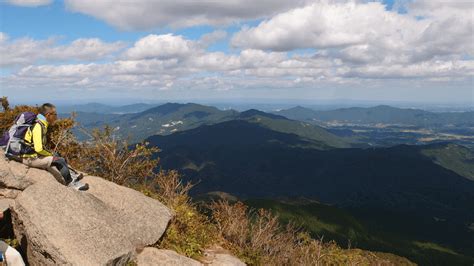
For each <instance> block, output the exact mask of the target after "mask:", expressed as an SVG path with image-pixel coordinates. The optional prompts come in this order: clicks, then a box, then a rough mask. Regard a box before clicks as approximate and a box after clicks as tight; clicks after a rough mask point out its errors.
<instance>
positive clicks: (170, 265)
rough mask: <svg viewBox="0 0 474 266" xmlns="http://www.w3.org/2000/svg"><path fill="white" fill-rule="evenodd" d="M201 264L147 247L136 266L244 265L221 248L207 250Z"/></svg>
mask: <svg viewBox="0 0 474 266" xmlns="http://www.w3.org/2000/svg"><path fill="white" fill-rule="evenodd" d="M204 253H205V254H204V258H202V262H199V261H197V260H193V259H190V258H188V257H185V256H183V255H180V254H178V253H176V252H175V251H172V250H166V249H157V248H151V247H147V248H145V249H144V250H143V251H142V252H141V253H140V254H138V257H137V265H138V266H156V265H166V266H183V265H186V266H203V265H208V266H245V263H243V262H242V261H240V260H239V259H238V258H236V257H234V256H232V255H230V254H229V253H228V251H226V250H224V249H222V248H217V249H215V248H213V249H208V250H206V251H205V252H204Z"/></svg>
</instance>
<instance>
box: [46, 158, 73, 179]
mask: <svg viewBox="0 0 474 266" xmlns="http://www.w3.org/2000/svg"><path fill="white" fill-rule="evenodd" d="M51 166H54V167H56V168H57V169H58V170H59V172H60V173H61V175H62V176H63V178H64V182H65V183H66V185H68V184H69V183H71V182H72V177H71V172H69V167H68V166H67V163H66V160H64V158H62V157H54V158H53V162H52V163H51Z"/></svg>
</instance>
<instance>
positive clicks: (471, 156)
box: [421, 144, 474, 181]
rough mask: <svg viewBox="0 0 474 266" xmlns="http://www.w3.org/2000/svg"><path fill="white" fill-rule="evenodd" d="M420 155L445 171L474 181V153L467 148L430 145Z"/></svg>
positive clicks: (452, 145) (450, 145)
mask: <svg viewBox="0 0 474 266" xmlns="http://www.w3.org/2000/svg"><path fill="white" fill-rule="evenodd" d="M421 153H422V154H424V155H425V156H427V157H429V158H431V159H432V160H433V161H434V162H435V163H437V164H439V165H441V166H443V167H444V168H446V169H449V170H452V171H454V172H455V173H457V174H459V175H461V176H464V177H466V178H468V179H471V180H473V181H474V153H472V152H471V151H470V150H469V149H468V148H465V147H462V146H459V145H455V144H448V145H431V146H429V147H427V148H424V149H422V151H421Z"/></svg>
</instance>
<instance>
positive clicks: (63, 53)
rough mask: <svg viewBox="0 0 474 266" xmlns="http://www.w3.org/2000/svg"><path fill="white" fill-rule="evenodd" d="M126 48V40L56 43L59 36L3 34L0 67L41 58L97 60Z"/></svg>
mask: <svg viewBox="0 0 474 266" xmlns="http://www.w3.org/2000/svg"><path fill="white" fill-rule="evenodd" d="M123 47H124V43H123V42H113V43H106V42H103V41H102V40H100V39H97V38H90V39H77V40H75V41H73V42H71V43H69V44H66V45H57V44H56V39H54V38H51V39H47V40H35V39H32V38H27V37H26V38H18V39H9V38H8V36H7V35H6V34H4V33H1V34H0V54H1V55H2V57H1V60H0V66H3V67H8V66H15V65H25V64H33V63H35V62H38V61H66V60H98V59H101V58H104V57H106V56H108V55H109V54H111V53H114V52H116V51H118V50H120V49H122V48H123Z"/></svg>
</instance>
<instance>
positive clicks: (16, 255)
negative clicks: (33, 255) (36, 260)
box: [5, 247, 25, 266]
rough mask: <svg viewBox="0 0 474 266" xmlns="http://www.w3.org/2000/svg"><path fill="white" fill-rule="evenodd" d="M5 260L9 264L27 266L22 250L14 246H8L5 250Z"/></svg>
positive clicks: (9, 265) (11, 265)
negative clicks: (19, 250)
mask: <svg viewBox="0 0 474 266" xmlns="http://www.w3.org/2000/svg"><path fill="white" fill-rule="evenodd" d="M5 260H6V261H7V265H8V266H25V262H24V261H23V258H22V257H21V254H20V252H18V251H17V250H16V249H14V248H12V247H8V248H7V251H6V252H5Z"/></svg>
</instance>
